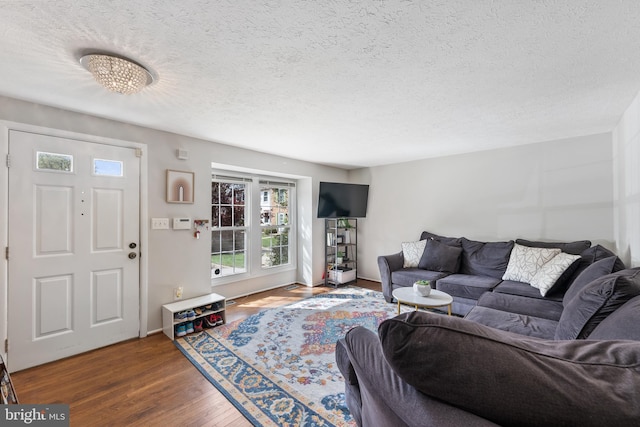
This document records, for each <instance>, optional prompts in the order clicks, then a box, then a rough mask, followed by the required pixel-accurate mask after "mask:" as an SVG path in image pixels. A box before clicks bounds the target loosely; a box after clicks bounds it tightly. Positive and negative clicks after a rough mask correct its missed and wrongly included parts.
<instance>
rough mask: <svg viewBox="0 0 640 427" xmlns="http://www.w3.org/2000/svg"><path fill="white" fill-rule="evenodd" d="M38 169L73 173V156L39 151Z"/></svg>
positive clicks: (37, 158) (37, 156)
mask: <svg viewBox="0 0 640 427" xmlns="http://www.w3.org/2000/svg"><path fill="white" fill-rule="evenodd" d="M36 168H37V169H39V170H51V171H59V172H73V156H72V155H71V154H59V153H47V152H44V151H38V152H37V153H36Z"/></svg>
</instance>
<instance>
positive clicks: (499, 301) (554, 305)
mask: <svg viewBox="0 0 640 427" xmlns="http://www.w3.org/2000/svg"><path fill="white" fill-rule="evenodd" d="M478 306H480V307H487V308H493V309H495V310H502V311H508V312H509V313H517V314H525V315H527V316H534V317H540V318H542V319H549V320H553V321H555V322H557V321H558V320H560V316H561V315H562V310H563V308H564V307H563V306H562V301H553V300H550V299H546V298H529V297H524V296H520V295H511V294H502V293H499V292H485V293H484V294H483V295H482V296H481V297H480V299H479V300H478ZM554 335H555V329H553V333H552V334H551V337H552V336H554Z"/></svg>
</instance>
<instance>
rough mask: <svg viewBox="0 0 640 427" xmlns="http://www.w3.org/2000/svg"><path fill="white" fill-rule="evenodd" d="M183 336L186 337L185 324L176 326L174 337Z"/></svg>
mask: <svg viewBox="0 0 640 427" xmlns="http://www.w3.org/2000/svg"><path fill="white" fill-rule="evenodd" d="M185 335H187V327H186V326H185V324H184V323H181V324H179V325H178V326H176V336H177V337H183V336H185Z"/></svg>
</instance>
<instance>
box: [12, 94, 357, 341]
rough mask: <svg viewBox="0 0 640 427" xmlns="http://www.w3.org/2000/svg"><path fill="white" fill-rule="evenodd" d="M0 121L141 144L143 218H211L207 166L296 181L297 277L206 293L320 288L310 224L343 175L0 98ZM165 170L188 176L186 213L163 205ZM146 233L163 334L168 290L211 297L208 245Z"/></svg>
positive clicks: (152, 294)
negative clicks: (144, 159) (183, 154)
mask: <svg viewBox="0 0 640 427" xmlns="http://www.w3.org/2000/svg"><path fill="white" fill-rule="evenodd" d="M0 120H5V121H11V122H18V123H25V124H29V125H35V126H43V127H48V128H54V129H60V130H64V131H71V132H78V133H81V134H88V135H95V136H100V137H107V138H116V139H121V140H125V141H133V142H139V143H143V144H147V150H146V151H147V152H146V153H145V155H147V156H148V168H149V175H148V183H149V184H148V217H149V218H153V217H168V218H173V217H190V218H192V219H194V218H209V217H210V215H211V200H210V194H211V162H216V163H218V164H226V165H230V166H231V167H234V168H243V169H245V170H260V171H263V172H273V173H278V174H287V175H290V176H296V177H300V181H299V185H298V190H297V195H298V212H299V218H300V220H299V229H298V244H297V248H298V256H299V262H298V264H297V269H296V270H290V271H283V272H280V273H278V274H271V275H265V276H261V277H259V278H255V279H251V280H245V281H241V282H236V283H233V284H229V285H223V286H217V287H215V288H213V291H214V292H217V293H220V294H222V295H224V296H227V297H236V296H238V295H245V294H249V293H254V292H257V291H260V290H264V289H268V288H273V287H277V286H281V285H284V284H288V283H293V282H300V283H303V284H306V285H313V284H318V283H320V282H321V280H322V274H323V269H324V261H323V256H324V239H323V236H324V223H323V222H322V220H318V219H316V218H315V215H316V212H315V209H317V207H316V206H317V198H318V194H317V192H318V182H319V181H346V180H347V172H346V171H345V170H342V169H337V168H331V167H326V166H321V165H317V164H313V163H308V162H302V161H298V160H294V159H289V158H284V157H278V156H272V155H267V154H263V153H258V152H255V151H250V150H244V149H240V148H237V147H232V146H229V145H223V144H218V143H213V142H209V141H203V140H198V139H194V138H189V137H186V136H180V135H176V134H172V133H168V132H161V131H156V130H152V129H148V128H144V127H140V126H134V125H129V124H125V123H120V122H115V121H111V120H105V119H100V118H97V117H93V116H89V115H86V114H80V113H75V112H70V111H65V110H61V109H57V108H51V107H46V106H42V105H38V104H33V103H29V102H23V101H18V100H15V99H10V98H6V97H0ZM178 148H180V149H184V150H187V151H188V152H189V160H178V159H177V157H176V149H178ZM5 149H6V148H5ZM292 149H295V147H292ZM3 163H4V162H3ZM167 169H176V170H186V171H193V172H195V176H196V180H195V203H194V204H193V205H181V204H168V203H166V202H165V182H166V178H165V174H166V170H167ZM0 172H1V173H0V197H2V196H3V195H4V194H5V187H6V186H7V183H6V174H7V169H6V166H5V165H4V164H3V165H2V166H0ZM5 208H6V207H5ZM149 218H146V219H144V220H143V222H144V223H146V224H149V222H150V221H149ZM0 221H1V223H2V224H4V228H6V215H5V214H3V213H2V212H1V211H0ZM3 233H4V234H3ZM148 233H149V242H148V247H146V248H145V247H141V248H140V249H141V252H142V256H143V257H148V258H147V259H148V263H149V272H148V282H149V294H148V311H149V314H148V329H149V331H154V330H157V329H161V327H162V323H161V305H162V304H164V303H167V302H171V301H172V300H173V294H172V290H173V288H174V287H176V286H178V285H182V286H183V287H184V296H185V298H188V297H191V296H196V295H202V294H204V293H208V292H211V291H212V288H211V286H210V280H209V277H210V256H209V252H210V243H209V242H210V241H209V239H207V238H201V239H199V240H196V239H194V238H193V234H192V233H191V232H186V231H185V232H183V231H173V230H149V232H148ZM0 240H4V241H6V232H3V231H0ZM0 277H1V280H2V281H3V282H2V283H1V285H2V286H1V287H0V295H1V297H0V298H4V297H5V295H6V286H7V284H6V261H5V262H3V263H2V266H1V267H0ZM2 290H4V292H2ZM0 302H2V300H0ZM2 305H6V303H2V304H0V318H6V314H4V313H6V309H5V310H2ZM2 323H3V322H2V321H0V327H2ZM2 329H4V328H2Z"/></svg>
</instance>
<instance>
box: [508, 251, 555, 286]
mask: <svg viewBox="0 0 640 427" xmlns="http://www.w3.org/2000/svg"><path fill="white" fill-rule="evenodd" d="M560 252H561V251H560V249H557V248H530V247H528V246H522V245H519V244H517V243H516V244H514V245H513V250H512V251H511V256H510V257H509V264H508V265H507V270H506V271H505V272H504V275H503V276H502V280H514V281H516V282H524V283H531V279H533V276H535V275H536V273H537V272H538V270H540V268H542V266H543V265H545V264H546V263H547V262H549V261H550V260H551V259H552V258H553V257H555V256H556V255H558V254H559V253H560Z"/></svg>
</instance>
